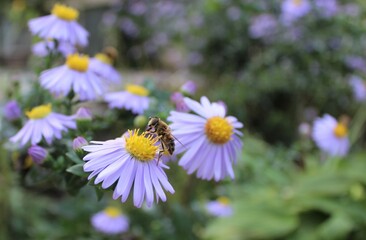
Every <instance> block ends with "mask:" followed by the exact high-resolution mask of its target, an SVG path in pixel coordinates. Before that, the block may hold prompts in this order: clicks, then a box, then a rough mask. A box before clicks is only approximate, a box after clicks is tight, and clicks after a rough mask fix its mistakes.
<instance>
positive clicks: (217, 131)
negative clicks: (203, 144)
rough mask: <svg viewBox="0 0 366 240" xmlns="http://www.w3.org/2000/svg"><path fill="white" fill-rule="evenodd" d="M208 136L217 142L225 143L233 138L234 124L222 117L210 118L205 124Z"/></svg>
mask: <svg viewBox="0 0 366 240" xmlns="http://www.w3.org/2000/svg"><path fill="white" fill-rule="evenodd" d="M205 133H206V136H207V138H208V139H209V140H210V141H211V142H213V143H216V144H224V143H226V142H228V141H229V140H230V139H231V135H232V134H233V126H232V125H231V124H230V123H229V122H228V121H227V120H226V119H225V118H222V117H212V118H209V119H208V120H207V122H206V125H205Z"/></svg>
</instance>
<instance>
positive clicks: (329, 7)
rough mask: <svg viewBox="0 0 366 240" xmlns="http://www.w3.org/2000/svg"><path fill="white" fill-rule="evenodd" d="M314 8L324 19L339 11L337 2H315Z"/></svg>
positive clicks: (323, 0)
mask: <svg viewBox="0 0 366 240" xmlns="http://www.w3.org/2000/svg"><path fill="white" fill-rule="evenodd" d="M315 7H316V8H317V10H318V11H319V13H320V15H321V16H323V17H325V18H330V17H332V16H334V15H335V14H337V12H338V10H339V6H338V3H337V0H315Z"/></svg>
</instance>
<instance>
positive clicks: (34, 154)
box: [28, 145, 48, 164]
mask: <svg viewBox="0 0 366 240" xmlns="http://www.w3.org/2000/svg"><path fill="white" fill-rule="evenodd" d="M28 155H29V156H30V157H31V158H32V160H33V162H35V163H36V164H42V163H43V162H44V160H45V159H46V157H47V155H48V153H47V150H46V149H44V148H43V147H40V146H38V145H33V146H31V147H30V148H28Z"/></svg>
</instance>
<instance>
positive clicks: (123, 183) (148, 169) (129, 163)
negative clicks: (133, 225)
mask: <svg viewBox="0 0 366 240" xmlns="http://www.w3.org/2000/svg"><path fill="white" fill-rule="evenodd" d="M157 141H158V139H157V138H154V137H153V136H148V133H145V132H143V133H142V134H139V131H138V130H137V131H129V132H128V134H125V135H124V136H122V137H121V138H116V139H114V140H108V141H105V142H100V141H92V142H91V143H92V144H94V145H88V146H84V147H82V149H84V150H85V151H87V152H90V153H89V154H87V155H86V156H85V157H84V161H86V163H85V164H84V171H85V172H92V173H91V174H90V175H89V177H88V178H89V179H91V178H93V177H95V181H94V183H95V184H99V183H101V186H102V188H104V189H106V188H109V187H111V186H112V185H113V184H116V185H115V189H114V192H113V199H117V198H119V197H121V201H122V202H125V201H126V200H127V198H128V196H129V194H130V191H131V189H132V185H133V204H134V205H135V206H136V207H141V206H142V204H143V202H144V200H146V205H147V206H148V207H150V206H151V205H152V203H153V202H154V198H155V197H156V201H158V200H159V198H160V199H161V200H162V201H163V202H165V201H166V195H165V193H164V190H163V188H164V189H165V190H166V191H168V192H170V193H174V189H173V187H172V186H171V185H170V183H169V181H168V178H167V176H166V174H165V172H164V171H163V168H168V167H167V166H166V165H164V164H163V163H162V162H161V161H159V162H158V161H157V152H158V150H159V146H158V145H157ZM162 187H163V188H162ZM154 196H155V197H154Z"/></svg>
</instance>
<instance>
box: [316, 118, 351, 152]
mask: <svg viewBox="0 0 366 240" xmlns="http://www.w3.org/2000/svg"><path fill="white" fill-rule="evenodd" d="M347 134H348V128H347V124H346V121H345V120H343V119H341V121H337V120H336V119H335V118H334V117H332V116H330V115H328V114H325V115H324V116H323V117H322V118H317V119H316V120H315V121H314V126H313V133H312V136H313V139H314V141H315V143H316V145H317V146H318V147H319V148H320V149H321V150H322V151H324V152H326V153H328V154H329V155H331V156H344V155H346V154H347V152H348V149H349V139H348V136H347Z"/></svg>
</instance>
